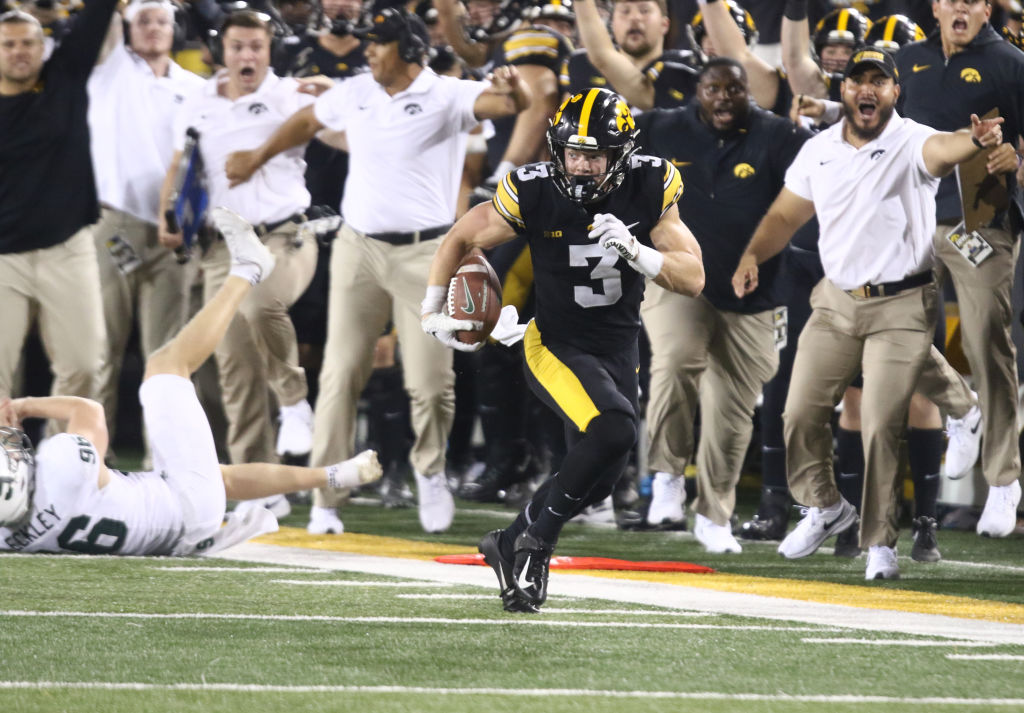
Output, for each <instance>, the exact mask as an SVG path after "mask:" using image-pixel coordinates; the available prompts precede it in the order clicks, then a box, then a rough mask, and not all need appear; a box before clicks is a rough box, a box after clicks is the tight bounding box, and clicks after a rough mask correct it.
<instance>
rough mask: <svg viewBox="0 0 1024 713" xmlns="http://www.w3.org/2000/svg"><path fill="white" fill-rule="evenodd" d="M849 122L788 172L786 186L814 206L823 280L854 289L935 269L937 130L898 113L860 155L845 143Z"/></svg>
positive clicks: (817, 141) (803, 153)
mask: <svg viewBox="0 0 1024 713" xmlns="http://www.w3.org/2000/svg"><path fill="white" fill-rule="evenodd" d="M845 123H846V120H845V119H844V120H843V121H841V122H840V123H838V124H836V125H835V126H833V127H831V128H830V129H828V130H827V131H823V132H822V133H820V134H818V135H817V136H815V137H813V138H812V139H810V140H809V141H807V143H805V144H804V145H803V147H802V148H801V149H800V153H798V154H797V156H796V158H795V159H794V160H793V163H792V165H790V167H789V170H788V171H787V172H786V188H788V189H789V190H791V191H792V192H793V193H795V194H796V195H798V196H800V197H801V198H805V199H807V200H810V201H813V202H814V210H815V212H816V213H817V214H818V223H819V225H820V226H821V232H820V235H821V237H820V238H819V240H818V251H819V253H820V254H821V264H822V267H823V268H824V270H825V275H826V276H827V277H828V279H829V280H831V281H832V282H833V283H834V284H835V285H836V286H837V287H839V288H840V289H843V290H852V289H855V288H857V287H860V286H861V285H865V284H878V283H882V282H896V281H897V280H901V279H903V278H904V277H907V276H908V275H913V274H916V273H919V272H923V271H925V270H927V269H929V268H931V267H932V265H933V264H934V259H933V253H932V235H933V234H934V232H935V191H936V190H937V189H938V187H939V178H937V177H935V176H932V175H931V174H930V173H928V170H927V169H926V168H925V165H924V154H923V147H924V142H925V141H926V140H927V139H928V137H930V136H932V135H933V134H935V133H937V132H936V131H935V129H932V128H930V127H928V126H924V125H922V124H918V123H917V122H915V121H911V120H910V119H904V118H902V117H900V116H898V115H897V114H896V113H895V112H894V113H893V115H892V118H891V119H890V120H889V123H888V125H887V126H886V127H885V129H884V130H883V131H882V133H881V134H880V135H879V136H878V137H877V138H875V139H874V140H872V141H869V142H868V143H867V144H865V145H864V146H862V147H860V148H859V149H858V148H854V147H853V146H851V145H850V144H848V143H847V142H846V141H844V140H843V134H842V131H843V126H844V125H845Z"/></svg>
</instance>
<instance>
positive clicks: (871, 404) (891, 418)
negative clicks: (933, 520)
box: [783, 278, 937, 547]
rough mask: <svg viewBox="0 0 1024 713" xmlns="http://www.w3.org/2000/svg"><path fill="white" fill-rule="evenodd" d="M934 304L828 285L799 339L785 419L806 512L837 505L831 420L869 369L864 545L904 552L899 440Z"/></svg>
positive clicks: (927, 295) (792, 479) (918, 293)
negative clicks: (899, 546) (899, 521)
mask: <svg viewBox="0 0 1024 713" xmlns="http://www.w3.org/2000/svg"><path fill="white" fill-rule="evenodd" d="M936 300H937V296H936V288H935V285H925V286H924V287H918V288H913V289H909V290H906V291H905V292H901V293H899V294H896V295H893V296H891V297H873V298H867V299H859V298H856V297H852V296H850V295H849V294H847V293H846V292H844V291H843V290H840V289H839V288H838V287H836V286H835V285H833V284H832V283H831V282H830V281H829V280H828V278H825V279H823V280H822V281H821V282H819V283H818V285H817V287H815V288H814V291H813V292H812V293H811V306H812V307H813V308H814V312H813V313H812V314H811V318H810V320H808V322H807V326H805V327H804V331H803V333H802V334H801V335H800V341H799V343H798V345H797V351H796V360H795V362H794V364H793V377H792V379H791V381H790V384H789V397H788V398H787V399H786V410H785V413H784V414H783V421H784V428H785V439H786V464H787V468H788V471H789V489H790V492H791V493H792V494H793V498H794V499H795V500H796V501H797V502H799V503H801V504H803V505H807V506H812V507H828V506H831V505H834V504H835V503H836V502H838V501H839V497H840V496H839V491H838V490H837V489H836V484H835V477H834V474H833V471H832V427H831V425H830V422H831V418H832V411H833V409H834V408H835V405H836V404H837V403H839V399H840V398H841V397H842V395H843V392H844V391H845V390H846V387H847V385H848V384H849V383H850V381H851V380H852V379H853V377H854V376H855V375H856V374H857V371H858V370H862V371H863V373H864V396H863V399H862V401H861V433H862V437H863V440H864V495H863V502H862V506H861V525H860V542H861V546H862V547H870V546H872V545H886V546H888V547H894V546H895V545H896V538H897V529H896V495H897V488H896V478H897V468H898V450H899V441H900V437H901V435H902V433H903V430H904V428H905V427H906V422H907V409H908V407H909V405H910V397H911V394H913V392H914V387H915V385H916V384H917V382H918V377H919V376H920V374H921V371H922V369H923V367H924V363H925V361H926V360H927V359H928V358H929V355H930V352H931V346H932V344H931V342H932V335H933V332H934V327H935V309H936Z"/></svg>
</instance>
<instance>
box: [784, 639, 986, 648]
mask: <svg viewBox="0 0 1024 713" xmlns="http://www.w3.org/2000/svg"><path fill="white" fill-rule="evenodd" d="M800 641H802V642H803V643H805V644H866V645H868V646H925V647H936V646H963V647H965V648H978V647H983V646H998V644H994V643H992V642H989V641H957V640H955V639H843V638H834V639H813V638H812V639H800Z"/></svg>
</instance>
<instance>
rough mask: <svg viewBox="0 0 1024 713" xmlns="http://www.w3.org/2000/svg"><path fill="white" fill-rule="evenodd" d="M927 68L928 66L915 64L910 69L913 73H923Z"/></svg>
mask: <svg viewBox="0 0 1024 713" xmlns="http://www.w3.org/2000/svg"><path fill="white" fill-rule="evenodd" d="M929 67H931V65H930V64H915V65H914V66H913V67H911V69H912V70H913V71H914V72H923V71H924V70H926V69H928V68H929Z"/></svg>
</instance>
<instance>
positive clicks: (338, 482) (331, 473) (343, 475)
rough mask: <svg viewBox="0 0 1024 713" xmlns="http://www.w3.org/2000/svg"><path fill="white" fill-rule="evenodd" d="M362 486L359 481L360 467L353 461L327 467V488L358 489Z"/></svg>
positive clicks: (344, 461)
mask: <svg viewBox="0 0 1024 713" xmlns="http://www.w3.org/2000/svg"><path fill="white" fill-rule="evenodd" d="M360 485H362V481H361V480H360V479H359V466H358V465H356V464H355V463H354V462H353V461H352V460H343V461H342V462H341V463H335V464H334V465H329V466H327V487H329V488H358V487H359V486H360Z"/></svg>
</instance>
